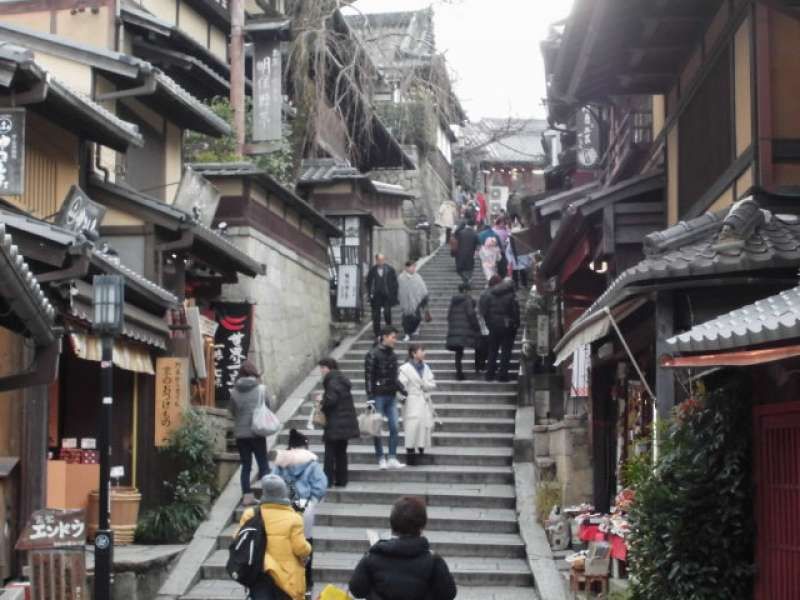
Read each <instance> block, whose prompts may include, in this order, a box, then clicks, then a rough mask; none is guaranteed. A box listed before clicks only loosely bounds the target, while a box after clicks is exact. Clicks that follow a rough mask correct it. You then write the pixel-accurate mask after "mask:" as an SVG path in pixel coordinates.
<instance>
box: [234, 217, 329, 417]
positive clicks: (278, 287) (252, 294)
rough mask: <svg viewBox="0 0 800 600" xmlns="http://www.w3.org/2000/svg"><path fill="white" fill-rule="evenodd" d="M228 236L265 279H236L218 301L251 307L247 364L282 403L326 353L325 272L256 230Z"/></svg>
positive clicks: (327, 300)
mask: <svg viewBox="0 0 800 600" xmlns="http://www.w3.org/2000/svg"><path fill="white" fill-rule="evenodd" d="M228 236H229V239H230V240H231V241H232V242H233V243H235V244H236V245H237V246H238V247H239V248H241V249H242V250H244V251H245V252H246V253H247V254H248V255H249V256H251V257H253V258H254V259H255V260H257V261H259V262H261V263H264V264H265V265H267V274H266V276H260V277H257V278H255V279H251V278H249V277H240V281H239V283H237V284H235V285H226V286H224V288H223V293H222V298H223V300H224V301H226V302H249V303H252V304H255V305H256V306H255V332H254V336H253V342H252V344H251V347H250V358H251V359H252V360H253V361H254V362H255V364H256V365H257V366H258V368H259V369H261V371H262V373H263V374H264V383H265V384H266V386H267V388H268V390H269V391H270V393H271V394H273V395H275V396H276V397H277V398H279V399H280V401H281V402H283V400H285V399H286V398H285V397H286V394H288V392H289V391H290V390H292V389H294V388H295V387H296V385H297V383H298V382H300V381H302V379H303V378H304V377H305V376H306V375H307V374H308V372H309V371H310V370H311V369H313V368H314V366H315V365H316V362H317V361H318V360H319V359H320V358H321V357H323V356H324V355H325V354H327V352H328V350H329V348H330V341H331V310H330V292H329V290H330V288H329V286H330V284H329V279H328V271H327V268H326V267H325V266H323V265H320V264H319V263H317V262H314V261H312V260H310V259H308V258H306V257H304V256H302V255H300V254H298V253H297V252H295V251H293V250H291V249H289V248H287V247H286V246H284V245H283V244H280V243H279V242H276V241H275V240H273V239H271V238H268V237H266V236H265V235H264V234H263V233H261V232H259V231H256V230H255V229H251V228H249V227H241V228H231V230H229V232H228Z"/></svg>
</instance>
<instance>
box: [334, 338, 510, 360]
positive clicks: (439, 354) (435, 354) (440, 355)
mask: <svg viewBox="0 0 800 600" xmlns="http://www.w3.org/2000/svg"><path fill="white" fill-rule="evenodd" d="M356 343H357V344H358V342H356ZM372 346H373V345H372V344H367V345H366V346H364V347H363V348H358V347H355V348H354V349H353V350H349V351H348V352H347V353H346V354H345V360H346V359H349V358H354V357H355V358H357V357H361V360H362V361H363V360H364V357H365V356H366V354H367V352H369V350H370V348H372ZM519 355H520V347H519V345H517V346H515V347H514V348H513V349H512V350H511V360H515V359H519ZM397 356H398V358H399V359H400V360H399V361H398V362H400V364H402V363H403V362H404V361H405V356H406V353H405V352H403V353H402V354H401V353H399V352H398V353H397ZM474 356H475V350H474V349H473V348H467V349H465V350H464V359H465V360H473V357H474ZM454 357H455V352H452V351H450V350H446V349H444V348H433V349H428V350H426V351H425V362H434V363H435V362H436V360H437V359H439V360H449V361H453V360H454ZM339 362H341V361H339Z"/></svg>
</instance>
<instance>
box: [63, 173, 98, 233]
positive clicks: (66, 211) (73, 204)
mask: <svg viewBox="0 0 800 600" xmlns="http://www.w3.org/2000/svg"><path fill="white" fill-rule="evenodd" d="M105 214H106V209H105V207H104V206H102V205H100V204H98V203H97V202H95V201H94V200H92V199H91V198H89V196H87V195H86V192H84V191H83V190H82V189H81V188H79V187H78V186H77V185H73V186H72V187H71V188H70V189H69V193H68V194H67V197H66V198H65V199H64V203H63V204H62V205H61V210H60V211H58V215H57V216H56V225H60V226H61V227H63V228H64V229H69V230H70V231H73V232H75V233H82V232H84V231H89V232H91V233H95V234H96V233H98V231H99V229H100V223H102V221H103V217H104V216H105Z"/></svg>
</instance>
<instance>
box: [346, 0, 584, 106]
mask: <svg viewBox="0 0 800 600" xmlns="http://www.w3.org/2000/svg"><path fill="white" fill-rule="evenodd" d="M431 4H432V5H433V7H434V12H435V15H436V17H435V18H436V45H437V48H438V50H439V51H440V52H444V53H445V54H446V56H447V61H448V63H449V65H450V68H451V69H452V70H453V72H454V74H455V76H456V92H457V93H458V96H459V98H460V99H461V102H462V103H463V105H464V107H465V108H466V110H467V113H468V115H469V117H470V119H472V120H477V119H479V118H481V117H507V116H514V117H544V116H545V110H544V107H543V106H542V98H543V97H544V95H545V85H544V66H543V64H542V55H541V53H540V51H539V41H541V40H542V39H544V38H546V37H547V29H548V26H549V25H550V23H552V22H554V21H558V20H559V19H563V18H564V17H566V16H568V15H569V11H570V8H571V7H572V0H449V1H442V0H358V1H357V2H356V3H355V7H356V8H357V9H358V10H360V11H363V12H365V13H369V12H388V11H402V10H416V9H420V8H425V7H427V6H429V5H431Z"/></svg>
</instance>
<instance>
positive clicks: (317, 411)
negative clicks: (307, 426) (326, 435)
mask: <svg viewBox="0 0 800 600" xmlns="http://www.w3.org/2000/svg"><path fill="white" fill-rule="evenodd" d="M311 415H312V416H311V422H312V423H313V424H314V427H319V428H320V429H325V428H326V427H327V426H328V417H326V416H325V413H324V412H322V398H315V399H314V408H312V409H311Z"/></svg>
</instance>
